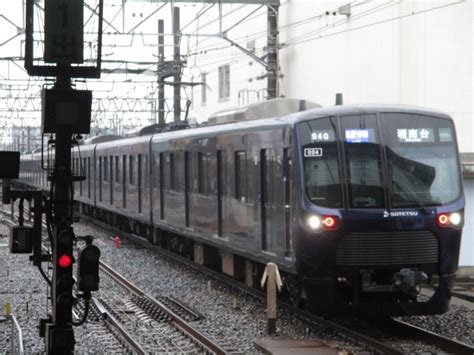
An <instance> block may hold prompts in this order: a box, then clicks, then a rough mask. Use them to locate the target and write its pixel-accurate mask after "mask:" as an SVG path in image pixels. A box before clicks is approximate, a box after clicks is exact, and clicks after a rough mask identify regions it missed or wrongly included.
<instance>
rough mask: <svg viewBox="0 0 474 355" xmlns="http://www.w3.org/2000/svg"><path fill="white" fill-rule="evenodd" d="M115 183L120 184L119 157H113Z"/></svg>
mask: <svg viewBox="0 0 474 355" xmlns="http://www.w3.org/2000/svg"><path fill="white" fill-rule="evenodd" d="M115 182H116V183H119V182H120V174H119V157H118V156H116V157H115Z"/></svg>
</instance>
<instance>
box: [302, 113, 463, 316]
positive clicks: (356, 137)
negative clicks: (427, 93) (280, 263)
mask: <svg viewBox="0 0 474 355" xmlns="http://www.w3.org/2000/svg"><path fill="white" fill-rule="evenodd" d="M296 134H297V141H298V144H299V146H300V149H299V154H300V157H299V158H300V159H299V162H300V168H301V169H300V182H301V189H300V191H299V192H300V193H301V195H302V196H303V198H302V199H301V200H300V201H301V204H300V206H299V208H300V209H299V211H298V216H299V221H298V227H297V228H298V231H297V235H298V238H297V241H296V246H295V252H296V255H297V267H298V271H299V272H300V274H302V275H304V278H303V286H304V289H305V292H306V295H307V297H308V300H309V302H310V304H311V305H312V307H313V308H314V310H315V311H318V312H322V313H329V314H331V313H332V314H346V315H347V314H352V315H359V316H362V315H364V316H386V315H404V314H438V313H443V312H445V311H446V310H447V309H448V307H449V299H450V291H451V288H452V286H453V281H454V273H455V271H456V269H457V266H458V257H459V249H460V243H461V231H462V226H463V219H464V215H463V210H464V197H463V193H462V181H461V174H460V171H461V170H460V165H459V160H458V151H457V144H456V137H455V129H454V126H453V123H452V120H451V119H450V118H449V117H448V116H443V115H437V114H433V113H426V112H423V111H413V112H411V111H407V110H403V111H401V112H388V111H387V112H385V111H377V112H370V111H363V112H361V111H359V112H357V113H345V114H339V115H334V116H330V117H324V118H319V119H313V120H309V121H304V122H300V123H298V127H297V133H296ZM426 285H432V286H434V288H430V289H431V290H434V291H435V292H434V294H433V295H432V296H431V297H430V296H426V295H423V294H420V289H421V287H422V286H426Z"/></svg>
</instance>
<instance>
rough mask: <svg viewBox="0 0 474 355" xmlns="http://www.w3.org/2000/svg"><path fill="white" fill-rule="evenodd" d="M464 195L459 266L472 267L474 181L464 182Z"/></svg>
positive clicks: (473, 253) (473, 259) (473, 246)
mask: <svg viewBox="0 0 474 355" xmlns="http://www.w3.org/2000/svg"><path fill="white" fill-rule="evenodd" d="M464 194H465V196H466V209H465V211H464V216H465V224H464V230H463V235H462V243H461V256H460V258H459V265H460V266H473V265H474V179H465V180H464Z"/></svg>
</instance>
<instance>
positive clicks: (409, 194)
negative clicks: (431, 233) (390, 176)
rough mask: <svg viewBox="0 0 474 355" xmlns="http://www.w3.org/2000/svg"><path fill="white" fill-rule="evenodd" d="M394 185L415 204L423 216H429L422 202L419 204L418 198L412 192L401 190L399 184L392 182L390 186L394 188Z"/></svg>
mask: <svg viewBox="0 0 474 355" xmlns="http://www.w3.org/2000/svg"><path fill="white" fill-rule="evenodd" d="M395 185H396V186H398V187H399V188H400V191H401V192H402V193H403V194H404V195H408V196H409V197H410V200H411V201H413V202H415V203H416V204H417V205H418V206H419V207H420V208H421V211H422V212H423V214H424V215H429V214H430V211H429V210H428V208H426V206H425V204H424V203H423V202H421V200H420V199H418V197H416V194H415V193H414V192H413V191H412V190H410V189H404V188H402V185H400V184H399V183H397V182H395V181H392V186H395ZM392 191H393V190H392Z"/></svg>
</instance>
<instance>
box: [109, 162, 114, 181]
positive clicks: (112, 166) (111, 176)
mask: <svg viewBox="0 0 474 355" xmlns="http://www.w3.org/2000/svg"><path fill="white" fill-rule="evenodd" d="M109 162H110V163H109V173H110V175H109V179H110V183H113V182H114V160H113V157H110V160H109Z"/></svg>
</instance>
